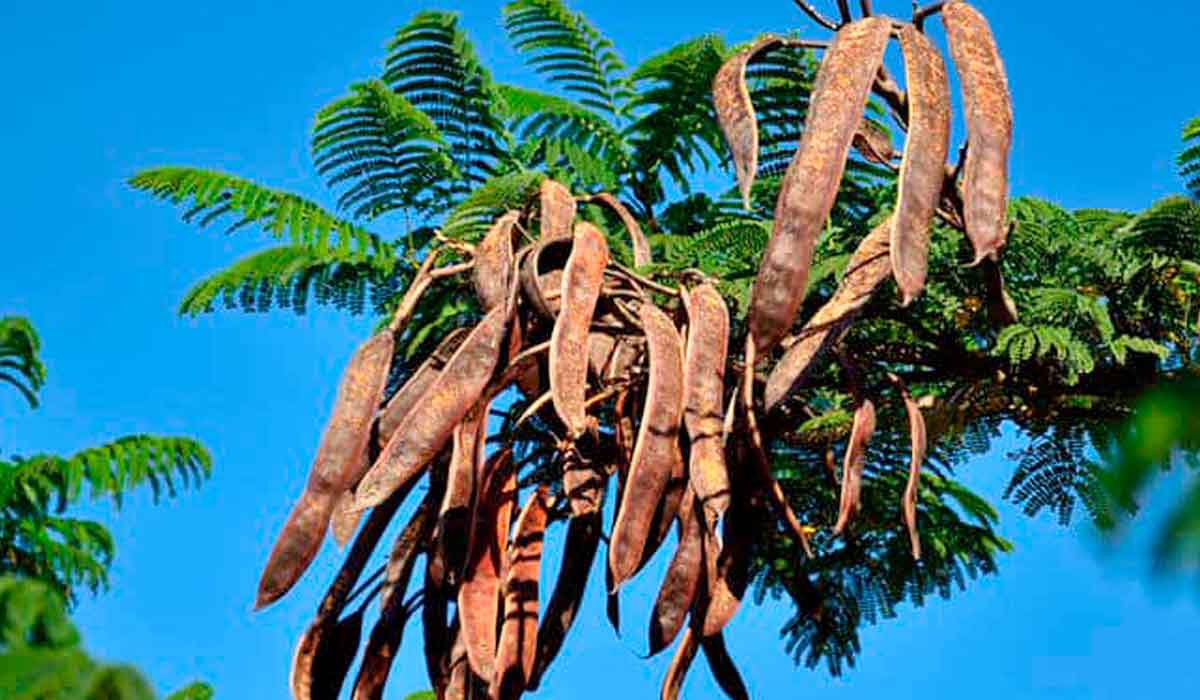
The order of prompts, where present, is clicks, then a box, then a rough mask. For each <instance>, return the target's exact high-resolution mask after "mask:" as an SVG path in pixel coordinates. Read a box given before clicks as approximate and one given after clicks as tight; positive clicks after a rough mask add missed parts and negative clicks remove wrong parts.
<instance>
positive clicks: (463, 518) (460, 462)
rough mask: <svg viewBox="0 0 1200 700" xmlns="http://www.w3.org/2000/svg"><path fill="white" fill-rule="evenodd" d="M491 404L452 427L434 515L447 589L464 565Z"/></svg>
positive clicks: (476, 406)
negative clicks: (441, 495)
mask: <svg viewBox="0 0 1200 700" xmlns="http://www.w3.org/2000/svg"><path fill="white" fill-rule="evenodd" d="M490 406H491V404H488V403H479V404H476V405H475V407H474V408H472V409H471V410H470V411H469V412H468V413H467V415H466V417H464V418H463V420H462V422H461V423H459V424H458V425H457V426H455V428H454V434H453V436H452V437H451V444H452V445H453V449H454V451H453V453H452V455H451V457H450V470H449V473H448V475H447V477H446V495H445V497H444V498H443V500H442V507H441V511H440V512H439V513H438V528H437V547H438V552H439V554H440V556H441V558H442V561H443V563H444V564H445V566H446V572H447V574H448V575H449V583H450V585H451V586H455V585H457V584H458V579H459V576H460V575H461V573H462V569H463V566H465V564H466V558H467V545H468V541H469V539H470V527H471V511H472V509H473V508H474V505H475V503H474V500H475V492H476V489H477V488H478V486H477V484H476V481H475V480H476V478H477V475H478V474H480V473H481V472H482V471H483V455H484V441H485V440H486V439H487V416H488V409H489V408H490Z"/></svg>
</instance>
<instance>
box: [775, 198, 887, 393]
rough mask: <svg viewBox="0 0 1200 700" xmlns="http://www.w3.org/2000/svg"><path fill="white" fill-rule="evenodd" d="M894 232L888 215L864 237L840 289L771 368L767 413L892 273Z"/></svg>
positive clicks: (800, 380)
mask: <svg viewBox="0 0 1200 700" xmlns="http://www.w3.org/2000/svg"><path fill="white" fill-rule="evenodd" d="M891 231H892V228H891V219H890V218H889V219H888V220H887V221H885V222H884V223H882V224H880V225H879V226H877V227H875V229H874V230H872V231H871V233H870V234H868V235H867V237H866V238H864V239H863V241H862V243H860V244H859V246H858V249H857V250H855V251H854V255H852V256H851V257H850V262H849V264H848V265H847V267H846V273H845V275H844V276H843V277H842V283H841V285H839V286H838V289H837V291H836V292H834V294H833V296H832V297H830V299H829V301H828V302H826V303H825V305H824V306H822V307H821V308H820V309H818V310H817V312H816V313H815V314H813V316H812V318H810V319H809V320H808V322H807V323H805V324H804V328H803V329H801V331H800V332H799V333H798V334H797V336H796V341H795V342H794V343H793V344H792V345H791V347H789V348H788V350H787V352H786V353H784V355H783V357H782V358H781V359H780V360H779V362H778V364H776V365H775V367H774V369H772V370H771V374H770V375H769V376H768V377H767V388H766V392H765V394H764V406H765V408H766V410H767V412H770V411H773V410H775V409H776V408H778V407H779V406H780V404H782V403H783V401H784V399H786V398H787V397H788V396H790V395H791V394H792V393H793V392H794V391H796V390H798V389H799V388H800V387H801V386H802V385H803V384H804V381H805V380H806V379H807V378H808V373H809V371H810V370H811V369H812V367H813V366H814V365H815V361H816V360H817V358H818V357H820V356H821V355H822V354H823V353H824V352H825V351H826V350H828V349H829V346H830V345H832V343H833V341H834V340H836V339H837V338H838V337H839V336H840V335H841V332H842V330H844V329H845V328H846V327H847V326H848V325H849V324H850V322H851V321H853V320H854V317H855V316H856V315H857V313H858V312H859V311H860V310H861V309H862V308H863V307H864V306H866V304H867V302H868V301H870V299H871V295H872V294H874V293H875V290H876V289H877V288H878V287H879V285H880V284H881V283H882V282H883V281H884V280H886V279H887V278H888V275H890V274H891V272H892V267H891V261H890V260H889V258H888V239H889V238H890V237H891Z"/></svg>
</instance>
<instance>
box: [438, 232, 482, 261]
mask: <svg viewBox="0 0 1200 700" xmlns="http://www.w3.org/2000/svg"><path fill="white" fill-rule="evenodd" d="M433 237H434V238H436V239H437V240H438V241H439V242H440V243H441V244H442V245H444V246H446V247H447V248H452V249H454V250H457V251H458V252H460V253H464V254H466V255H474V254H475V246H473V245H471V244H470V243H465V242H463V241H458V240H455V239H453V238H448V237H447V236H446V234H444V233H442V230H441V229H434V230H433Z"/></svg>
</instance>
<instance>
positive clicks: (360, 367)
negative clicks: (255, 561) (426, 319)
mask: <svg viewBox="0 0 1200 700" xmlns="http://www.w3.org/2000/svg"><path fill="white" fill-rule="evenodd" d="M394 350H395V340H394V338H393V336H392V332H391V331H390V330H385V331H382V332H380V333H377V334H375V335H374V336H372V337H371V338H370V339H368V340H367V341H366V342H365V343H363V344H362V345H361V346H359V348H358V350H356V351H355V353H354V356H353V357H351V358H350V365H349V366H348V367H347V368H346V372H345V374H344V375H343V376H342V381H341V385H340V386H339V387H338V394H337V399H336V402H335V403H334V407H333V416H332V417H331V418H330V419H329V423H328V425H327V426H326V428H325V434H324V435H323V436H322V437H321V445H320V447H318V448H317V457H316V460H315V461H314V462H313V466H312V469H311V471H310V472H309V475H308V482H307V483H306V484H305V486H304V493H302V494H301V496H300V499H299V500H298V501H297V502H296V504H295V506H293V508H292V512H291V513H290V514H289V515H288V519H287V522H286V523H284V526H283V530H282V531H281V532H280V533H279V539H278V540H277V541H276V542H275V546H274V548H273V549H272V550H271V555H270V557H269V558H268V560H267V565H266V567H265V568H264V569H263V573H262V578H261V580H260V581H259V584H258V595H257V599H256V602H255V607H258V608H261V607H263V606H266V605H269V604H270V603H273V602H274V601H276V600H278V599H279V598H280V597H282V596H283V594H285V593H287V592H288V591H289V590H290V589H291V588H292V586H293V585H295V583H296V581H297V580H299V579H300V576H301V575H302V574H303V573H304V571H305V570H306V569H308V566H309V564H311V563H312V560H313V558H314V557H316V556H317V552H318V551H319V550H320V548H321V542H322V540H324V539H325V530H326V528H328V527H329V520H330V517H331V516H332V514H333V506H334V503H335V502H336V500H337V498H338V497H339V496H340V495H341V494H342V493H343V492H344V491H345V490H346V489H348V488H350V487H351V486H353V485H354V481H355V479H356V478H357V477H358V475H359V474H360V473H361V462H362V456H363V455H364V454H365V453H366V449H367V441H368V440H369V439H370V437H371V418H372V416H374V414H375V409H376V407H378V406H379V401H380V398H381V396H382V394H383V390H384V386H385V385H386V383H387V374H388V368H389V367H390V366H391V363H392V354H393V352H394ZM380 500H383V499H380Z"/></svg>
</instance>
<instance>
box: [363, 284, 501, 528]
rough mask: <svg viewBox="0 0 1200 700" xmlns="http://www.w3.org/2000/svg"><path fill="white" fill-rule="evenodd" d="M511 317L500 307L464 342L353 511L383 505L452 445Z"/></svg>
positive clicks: (492, 363)
mask: <svg viewBox="0 0 1200 700" xmlns="http://www.w3.org/2000/svg"><path fill="white" fill-rule="evenodd" d="M509 311H510V310H509V309H507V308H506V307H504V306H501V307H497V308H495V309H492V310H491V311H489V312H488V315H487V316H485V317H484V319H483V320H482V321H480V322H479V325H478V326H476V327H475V330H473V331H471V335H469V336H468V337H467V339H466V340H464V341H463V344H462V346H461V347H459V348H458V350H457V351H456V352H455V353H454V356H453V357H451V358H450V361H449V362H448V363H447V364H446V367H445V369H444V370H443V371H442V373H441V374H440V375H439V376H438V378H437V379H435V380H434V381H433V383H432V384H431V385H430V387H429V389H428V391H426V393H425V396H424V397H423V398H422V399H421V401H420V402H419V403H418V405H417V406H416V407H415V408H414V409H413V411H412V412H411V413H409V414H408V415H407V416H405V418H404V420H403V422H401V423H400V427H399V428H397V429H396V433H395V435H393V436H392V439H391V441H389V442H388V444H387V447H385V448H384V449H383V452H382V453H381V454H380V455H379V459H377V460H376V461H375V464H374V466H372V467H371V469H370V471H368V472H367V474H366V476H364V477H363V480H362V482H361V483H360V484H359V485H358V489H356V491H355V506H356V507H358V508H367V507H370V506H372V505H375V504H376V503H378V502H380V501H382V500H383V499H384V498H386V497H387V495H388V494H389V493H391V492H392V490H393V489H394V488H395V486H396V484H398V483H401V482H403V481H404V480H406V479H407V478H408V477H409V476H410V475H411V474H413V473H414V472H416V471H418V470H420V469H421V467H422V466H423V465H425V464H426V463H428V462H429V460H430V459H432V458H433V456H434V455H436V454H437V452H438V450H440V449H442V446H443V445H445V444H446V442H447V441H448V440H449V439H450V433H451V432H452V431H453V430H454V426H455V425H457V424H458V423H459V422H460V421H461V420H462V419H463V416H465V415H466V413H467V411H468V410H470V408H471V406H473V405H474V404H475V402H476V401H478V400H479V396H480V394H481V393H482V392H483V389H484V387H486V386H487V383H488V380H489V379H491V376H492V373H493V372H494V371H495V369H496V363H497V361H498V360H499V358H500V349H501V348H502V347H503V345H504V338H505V329H506V328H507V326H508V321H509V318H510V314H509Z"/></svg>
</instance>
